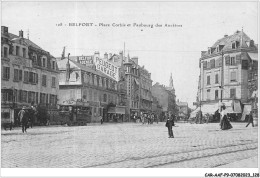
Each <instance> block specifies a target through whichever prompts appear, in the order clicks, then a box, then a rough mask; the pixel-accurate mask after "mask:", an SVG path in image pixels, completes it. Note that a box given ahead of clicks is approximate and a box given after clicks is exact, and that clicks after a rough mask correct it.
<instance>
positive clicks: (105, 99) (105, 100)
mask: <svg viewBox="0 0 260 178" xmlns="http://www.w3.org/2000/svg"><path fill="white" fill-rule="evenodd" d="M103 101H104V102H107V94H104V97H103Z"/></svg>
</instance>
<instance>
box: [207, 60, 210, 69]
mask: <svg viewBox="0 0 260 178" xmlns="http://www.w3.org/2000/svg"><path fill="white" fill-rule="evenodd" d="M207 69H210V61H208V62H207Z"/></svg>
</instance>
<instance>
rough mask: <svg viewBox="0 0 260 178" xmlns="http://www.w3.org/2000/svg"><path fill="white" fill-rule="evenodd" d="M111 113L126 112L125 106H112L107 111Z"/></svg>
mask: <svg viewBox="0 0 260 178" xmlns="http://www.w3.org/2000/svg"><path fill="white" fill-rule="evenodd" d="M107 113H109V114H125V107H117V106H116V107H110V108H109V109H108V111H107Z"/></svg>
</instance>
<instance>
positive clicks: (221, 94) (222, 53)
mask: <svg viewBox="0 0 260 178" xmlns="http://www.w3.org/2000/svg"><path fill="white" fill-rule="evenodd" d="M221 56H222V57H221V63H222V66H221V86H220V92H221V93H220V101H221V103H222V100H223V87H224V52H223V50H222V51H221Z"/></svg>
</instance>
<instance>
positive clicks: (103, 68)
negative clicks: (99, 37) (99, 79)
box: [94, 57, 119, 81]
mask: <svg viewBox="0 0 260 178" xmlns="http://www.w3.org/2000/svg"><path fill="white" fill-rule="evenodd" d="M94 64H95V65H96V69H97V70H99V71H100V72H102V73H103V74H105V75H107V76H109V77H111V78H113V79H114V80H116V81H119V68H118V67H117V66H116V65H114V64H112V63H111V62H109V61H107V60H105V59H100V58H99V57H96V58H95V60H94Z"/></svg>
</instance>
